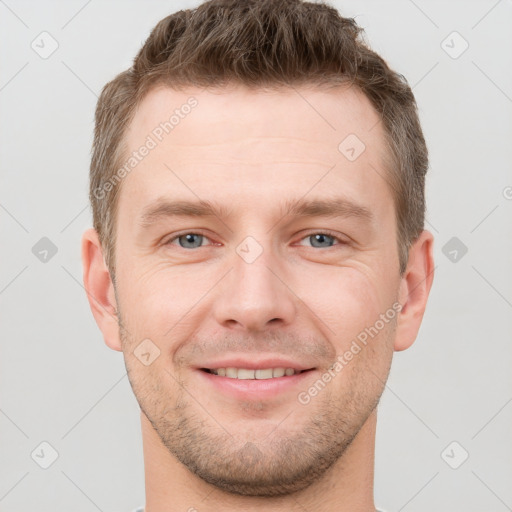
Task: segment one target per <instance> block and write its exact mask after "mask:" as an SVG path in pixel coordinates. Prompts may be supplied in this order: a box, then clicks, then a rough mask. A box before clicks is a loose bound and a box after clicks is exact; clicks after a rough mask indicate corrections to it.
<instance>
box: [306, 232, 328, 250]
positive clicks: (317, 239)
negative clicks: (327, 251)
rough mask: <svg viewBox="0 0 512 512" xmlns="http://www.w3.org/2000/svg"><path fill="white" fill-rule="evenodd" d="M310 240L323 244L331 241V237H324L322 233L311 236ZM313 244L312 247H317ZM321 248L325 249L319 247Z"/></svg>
mask: <svg viewBox="0 0 512 512" xmlns="http://www.w3.org/2000/svg"><path fill="white" fill-rule="evenodd" d="M311 238H312V239H313V240H314V241H315V243H319V244H324V243H325V242H326V241H327V242H329V239H332V238H333V237H332V236H330V235H326V234H324V233H316V234H315V235H312V236H311ZM315 243H313V244H312V245H313V247H318V246H317V245H315ZM331 245H332V243H328V245H327V247H330V246H331ZM321 247H325V245H321Z"/></svg>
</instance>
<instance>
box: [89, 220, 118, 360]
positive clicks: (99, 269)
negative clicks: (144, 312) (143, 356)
mask: <svg viewBox="0 0 512 512" xmlns="http://www.w3.org/2000/svg"><path fill="white" fill-rule="evenodd" d="M82 265H83V271H84V273H83V279H84V287H85V291H86V292H87V299H88V300H89V306H90V307H91V311H92V314H93V316H94V319H95V320H96V323H97V324H98V327H99V328H100V330H101V332H102V333H103V338H104V340H105V343H106V344H107V346H109V347H110V348H111V349H113V350H118V351H120V352H121V351H122V344H121V339H120V336H119V324H118V318H117V304H116V297H115V293H114V285H113V283H112V280H111V278H110V272H109V271H108V268H107V266H106V264H105V259H104V257H103V251H102V248H101V244H100V240H99V237H98V233H97V232H96V230H95V229H92V228H91V229H88V230H86V231H85V232H84V234H83V236H82Z"/></svg>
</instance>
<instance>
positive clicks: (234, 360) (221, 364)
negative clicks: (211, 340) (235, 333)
mask: <svg viewBox="0 0 512 512" xmlns="http://www.w3.org/2000/svg"><path fill="white" fill-rule="evenodd" d="M196 368H198V369H201V368H206V369H208V370H214V369H216V368H247V369H249V370H264V369H267V368H285V369H286V368H293V369H294V370H297V371H301V370H311V369H313V368H314V367H313V366H311V365H307V364H302V363H300V362H298V361H292V360H290V359H283V358H279V357H268V358H260V359H256V358H255V357H252V358H251V359H247V357H242V356H240V357H230V358H226V359H219V360H217V361H208V362H206V363H204V364H199V365H196Z"/></svg>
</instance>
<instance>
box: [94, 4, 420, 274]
mask: <svg viewBox="0 0 512 512" xmlns="http://www.w3.org/2000/svg"><path fill="white" fill-rule="evenodd" d="M230 83H236V84H242V85H245V86H247V87H251V88H279V87H286V86H288V87H289V86H295V85H312V86H322V85H327V86H336V85H341V84H348V85H354V86H355V87H357V88H358V89H359V90H361V91H362V92H363V93H364V94H365V95H366V97H367V98H368V99H369V100H370V102H371V104H372V105H373V107H374V108H375V110H376V111H377V112H378V113H379V114H380V116H381V119H382V123H383V126H384V132H385V135H386V143H387V146H388V148H389V162H388V165H387V167H388V168H389V169H388V170H387V176H386V179H387V181H388V183H389V185H390V186H391V188H392V191H393V197H394V203H395V214H396V222H397V233H398V235H397V242H398V253H399V261H400V273H401V274H403V272H404V271H405V268H406V265H407V261H408V254H409V248H410V246H411V244H412V243H413V242H414V240H415V239H416V238H417V237H418V236H419V235H420V233H421V231H422V230H423V225H424V216H425V192H424V189H425V174H426V171H427V168H428V154H427V148H426V145H425V140H424V137H423V133H422V130H421V126H420V123H419V119H418V114H417V108H416V102H415V99H414V96H413V93H412V91H411V88H410V87H409V85H408V84H407V81H406V80H405V78H404V77H403V76H402V75H400V74H398V73H396V72H395V71H393V70H391V69H390V68H389V67H388V65H387V64H386V62H385V61H384V60H383V59H382V58H381V57H380V56H379V55H377V54H376V53H375V52H373V51H372V50H370V48H369V47H368V46H367V44H366V43H365V41H364V40H363V34H362V29H361V28H360V27H358V26H357V25H356V23H355V21H354V19H352V18H344V17H342V16H341V15H340V14H339V13H338V11H337V10H336V9H335V8H333V7H331V6H329V5H327V4H325V3H312V2H303V1H301V0H245V1H243V2H241V1H240V0H210V1H207V2H204V3H203V4H201V5H200V6H199V7H197V8H196V9H189V10H182V11H179V12H176V13H174V14H172V15H170V16H167V17H166V18H164V19H162V20H161V21H160V22H159V23H158V24H157V25H156V26H155V27H154V29H153V30H152V32H151V34H150V36H149V37H148V39H147V40H146V42H145V43H144V45H143V47H142V49H141V50H140V51H139V53H138V54H137V56H136V57H135V59H134V62H133V66H132V67H131V68H129V69H128V70H126V71H124V72H122V73H120V74H119V75H118V76H116V78H115V79H114V80H112V81H111V82H109V83H108V84H107V85H106V86H105V87H104V88H103V90H102V92H101V95H100V97H99V100H98V104H97V107H96V117H95V121H96V125H95V131H94V142H93V151H92V160H91V168H90V190H89V197H90V201H91V205H92V211H93V223H94V228H95V229H96V231H97V232H98V235H99V239H100V242H101V245H102V248H103V251H104V255H105V261H106V264H107V266H108V268H109V271H110V273H111V276H112V278H113V280H114V283H115V265H114V262H115V256H114V253H115V235H116V222H115V221H116V216H117V205H118V196H119V192H120V188H121V186H120V184H119V185H118V186H114V187H109V190H108V194H105V190H106V188H105V184H107V183H112V177H113V176H114V175H115V173H116V170H118V168H119V166H120V165H121V163H122V161H123V155H124V152H125V149H126V148H125V146H124V136H125V133H126V130H127V127H128V126H129V124H130V122H131V120H132V119H133V116H134V113H135V110H136V108H137V106H138V105H139V104H140V102H141V100H142V99H143V98H144V97H145V95H146V94H147V93H148V91H149V90H150V89H151V88H152V87H154V86H156V85H157V84H158V85H166V86H169V87H173V88H176V89H179V88H183V87H186V86H199V87H203V86H204V87H210V86H223V85H227V84H230ZM340 142H341V141H340ZM98 191H101V192H102V193H99V192H98Z"/></svg>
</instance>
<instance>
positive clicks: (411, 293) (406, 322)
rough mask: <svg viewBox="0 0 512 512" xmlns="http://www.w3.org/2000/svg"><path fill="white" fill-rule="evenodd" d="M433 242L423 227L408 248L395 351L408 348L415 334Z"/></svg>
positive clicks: (422, 308) (431, 263)
mask: <svg viewBox="0 0 512 512" xmlns="http://www.w3.org/2000/svg"><path fill="white" fill-rule="evenodd" d="M433 244H434V237H433V236H432V233H430V232H429V231H426V230H424V231H422V233H421V234H420V236H419V237H418V238H417V239H416V241H415V242H414V243H413V244H412V246H411V248H410V250H409V261H408V263H407V268H406V270H405V272H404V275H403V276H402V280H401V282H400V293H399V302H400V304H401V305H402V309H401V311H400V315H399V317H398V324H397V332H396V338H395V344H394V349H395V350H396V351H397V352H398V351H401V350H405V349H407V348H409V347H410V346H411V345H412V344H413V343H414V340H415V339H416V336H417V335H418V331H419V328H420V325H421V321H422V319H423V314H424V313H425V308H426V306H427V299H428V295H429V293H430V289H431V287H432V282H433V279H434V258H433V255H432V249H433Z"/></svg>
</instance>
